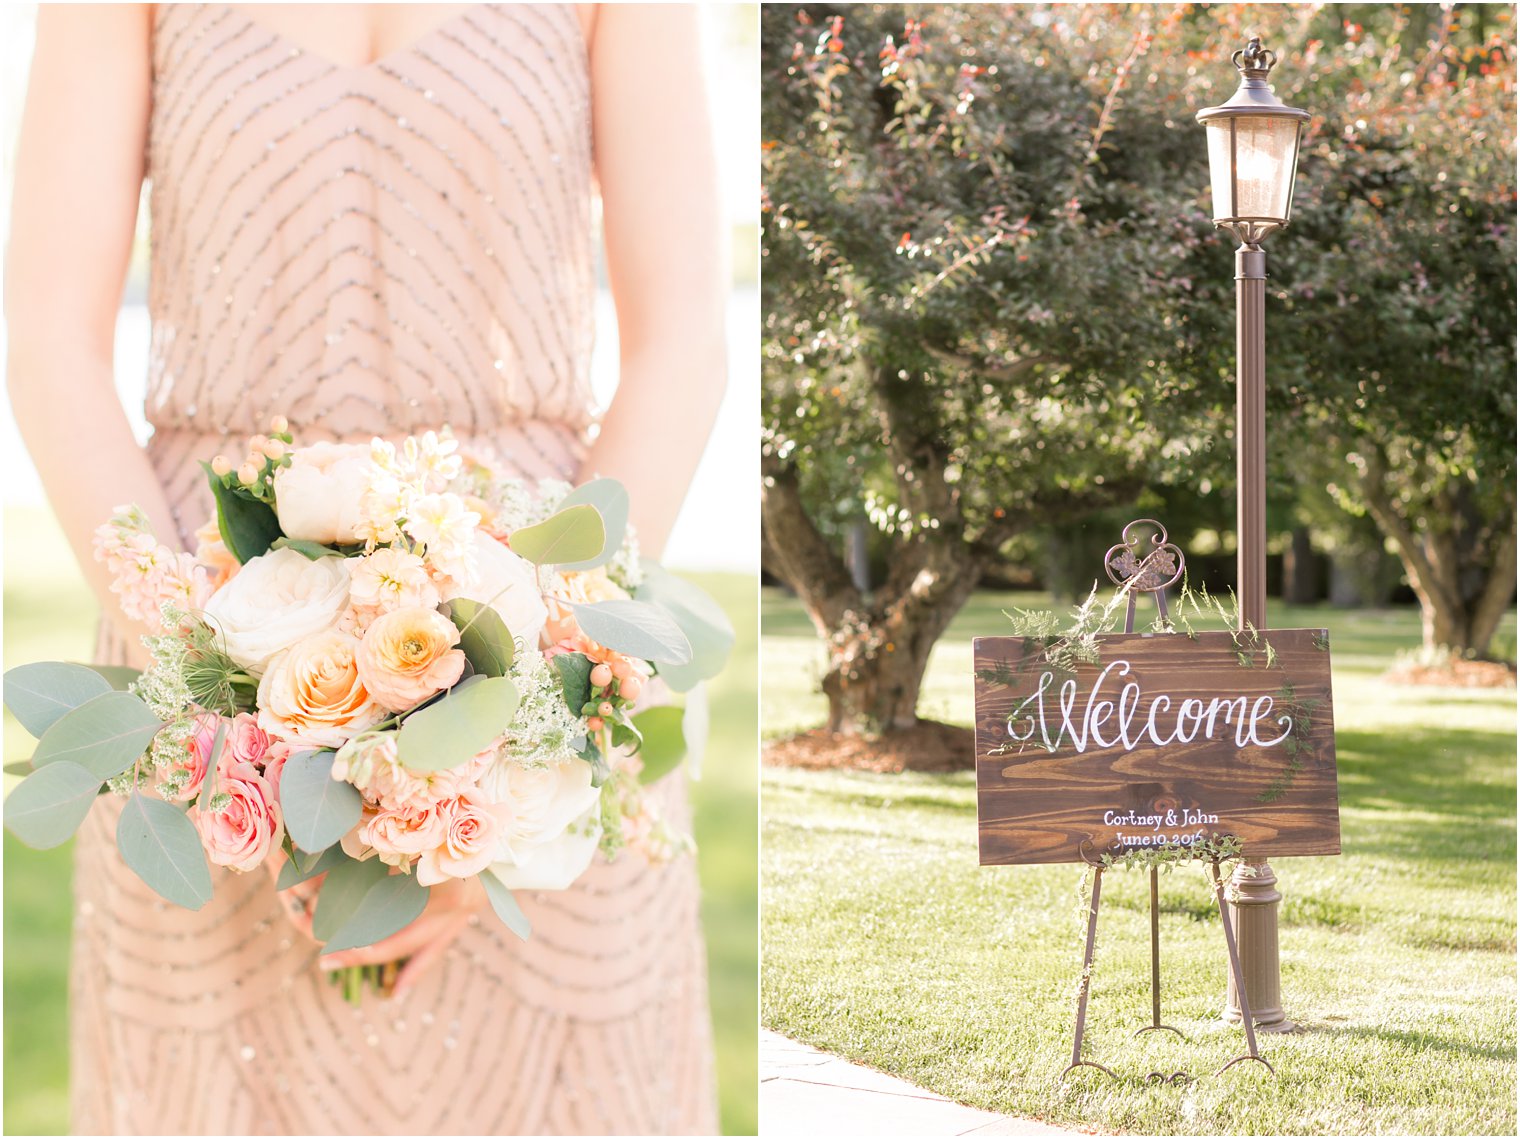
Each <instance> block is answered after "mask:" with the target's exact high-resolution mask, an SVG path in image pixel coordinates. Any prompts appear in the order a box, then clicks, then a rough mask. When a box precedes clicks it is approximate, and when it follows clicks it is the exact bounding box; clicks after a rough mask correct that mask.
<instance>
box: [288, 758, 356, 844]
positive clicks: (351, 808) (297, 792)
mask: <svg viewBox="0 0 1520 1139" xmlns="http://www.w3.org/2000/svg"><path fill="white" fill-rule="evenodd" d="M333 759H334V755H333V753H332V752H330V751H326V750H323V751H298V752H296V753H295V754H294V755H292V756H291V757H290V758H289V759H287V760H286V761H285V770H284V771H283V772H281V773H280V807H281V809H282V810H283V811H284V812H285V829H286V830H288V831H289V832H290V838H291V841H292V842H294V843H295V844H296V846H298V847H300V848H301V849H302V850H304V851H306V852H307V853H308V854H315V853H316V852H317V851H321V850H326V849H327V848H328V847H330V846H332V844H333V843H335V842H337V841H338V840H339V839H340V838H342V837H343V836H344V835H346V834H347V833H348V832H349V831H350V830H352V829H353V826H354V824H355V823H357V822H358V821H359V816H360V814H361V813H362V811H363V803H362V802H361V800H360V798H359V791H358V789H357V788H355V787H354V786H353V785H352V784H350V783H345V782H343V780H341V779H334V778H333V777H332V769H333Z"/></svg>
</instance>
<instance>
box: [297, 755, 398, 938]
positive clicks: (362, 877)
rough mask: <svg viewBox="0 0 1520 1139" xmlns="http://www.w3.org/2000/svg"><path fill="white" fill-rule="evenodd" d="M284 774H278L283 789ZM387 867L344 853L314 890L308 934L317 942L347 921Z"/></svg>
mask: <svg viewBox="0 0 1520 1139" xmlns="http://www.w3.org/2000/svg"><path fill="white" fill-rule="evenodd" d="M283 779H284V776H281V780H282V783H281V788H282V789H283V787H284V784H283ZM390 872H391V868H390V867H389V866H387V865H386V864H385V863H383V862H381V861H380V860H379V859H378V858H371V859H368V860H366V861H364V862H360V861H358V860H357V859H354V858H349V857H347V856H346V855H345V856H344V857H343V858H342V859H341V860H340V861H339V862H338V863H337V865H335V866H333V867H332V868H331V869H330V870H328V871H327V877H326V878H324V879H323V880H322V889H321V890H319V891H317V910H316V913H314V914H312V916H311V934H312V936H313V937H315V938H316V939H317V940H318V941H327V940H328V939H329V938H331V937H332V936H333V934H335V933H337V932H338V931H339V930H341V929H342V928H343V927H344V926H345V925H347V924H348V922H349V919H350V918H352V917H353V916H354V914H355V913H357V912H358V910H359V903H360V902H362V901H364V895H366V894H368V893H369V891H370V887H372V886H374V885H375V884H376V883H378V882H379V881H380V880H381V879H382V878H385V877H387V876H388V875H389V874H390Z"/></svg>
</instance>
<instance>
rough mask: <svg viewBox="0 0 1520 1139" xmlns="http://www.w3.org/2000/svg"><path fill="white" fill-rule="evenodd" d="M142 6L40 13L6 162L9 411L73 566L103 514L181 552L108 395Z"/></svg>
mask: <svg viewBox="0 0 1520 1139" xmlns="http://www.w3.org/2000/svg"><path fill="white" fill-rule="evenodd" d="M150 9H151V5H147V4H120V5H116V4H101V5H78V6H76V5H64V4H43V5H41V6H40V7H39V9H38V14H37V49H36V54H35V56H34V58H33V63H32V72H31V81H30V87H29V89H28V92H27V100H26V111H25V114H24V115H23V117H22V120H21V138H20V143H19V145H18V148H17V154H16V182H15V202H14V207H13V212H12V215H11V231H10V247H9V250H8V253H7V257H6V265H5V315H6V320H7V325H8V337H9V358H8V360H7V362H6V374H7V384H8V386H9V389H10V399H11V407H12V409H13V410H14V412H15V416H16V422H17V425H18V426H19V427H20V429H21V435H22V437H23V438H24V439H25V440H26V445H27V450H29V451H30V452H31V455H32V459H33V461H34V462H35V463H36V465H37V470H38V472H39V473H40V474H41V476H42V484H43V487H44V488H45V489H46V491H47V496H48V501H49V502H50V503H51V504H52V506H53V510H54V511H55V513H56V514H57V515H58V519H59V522H60V523H61V524H62V526H63V531H64V533H65V535H67V537H68V540H69V544H70V545H71V546H72V547H73V549H74V555H75V557H76V558H78V559H79V565H80V568H81V569H82V570H83V572H84V576H85V578H86V580H87V581H88V582H89V584H90V587H91V588H92V589H93V590H94V592H95V595H96V596H97V597H98V598H99V599H100V600H101V603H102V604H103V605H105V606H106V607H107V611H108V612H114V611H115V604H114V601H113V599H112V598H111V595H110V592H109V588H108V586H109V576H108V575H107V573H106V571H105V568H104V567H103V566H101V565H100V564H99V563H97V562H96V561H95V560H94V558H93V556H92V554H91V538H92V535H93V532H94V530H95V527H96V526H98V525H99V524H100V523H102V522H104V521H105V520H106V519H107V518H108V517H110V514H111V510H112V508H113V507H115V506H117V505H120V504H123V503H129V502H135V503H136V504H137V505H139V506H141V507H142V508H143V510H145V511H146V512H147V514H148V517H149V519H151V520H152V522H153V524H154V527H155V528H156V530H157V532H158V535H159V538H160V540H161V541H163V542H165V543H166V544H168V545H171V546H173V547H175V548H178V547H179V546H180V540H179V536H178V535H177V534H176V533H175V529H174V522H173V518H172V516H171V514H170V511H169V504H168V501H167V499H166V498H165V496H164V491H163V488H162V486H161V485H160V484H159V481H158V479H157V478H156V477H155V475H154V473H153V469H152V467H151V466H150V465H149V463H148V459H147V456H146V455H145V454H144V452H143V450H142V448H141V447H139V446H138V445H137V442H136V441H135V439H134V438H133V436H132V429H131V425H130V424H129V422H128V420H127V416H126V412H125V411H124V410H123V408H122V406H121V402H120V400H119V399H118V398H117V395H116V386H115V382H114V379H113V376H112V346H113V343H114V340H115V330H116V311H117V308H118V307H119V305H120V303H121V290H122V281H123V279H124V277H125V274H126V269H127V262H128V259H129V257H130V256H131V249H132V235H133V229H134V226H135V223H136V218H137V203H138V197H139V193H140V190H141V187H142V179H143V150H144V144H145V142H146V138H147V130H148V109H149V97H150V86H149V79H150V67H151V62H150V51H151V26H150V19H151V17H150Z"/></svg>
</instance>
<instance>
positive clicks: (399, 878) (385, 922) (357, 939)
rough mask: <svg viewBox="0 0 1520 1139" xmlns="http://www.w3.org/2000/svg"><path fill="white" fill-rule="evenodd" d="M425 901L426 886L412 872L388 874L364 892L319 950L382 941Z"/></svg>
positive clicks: (417, 913) (412, 917)
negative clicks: (350, 912) (357, 903)
mask: <svg viewBox="0 0 1520 1139" xmlns="http://www.w3.org/2000/svg"><path fill="white" fill-rule="evenodd" d="M376 861H378V859H377V860H376ZM323 889H324V890H325V889H326V884H325V883H324V884H323ZM427 900H428V890H427V887H426V886H422V885H420V884H419V883H418V882H417V879H416V877H415V876H414V875H411V874H392V875H390V876H389V877H386V878H382V879H380V881H378V882H376V883H375V884H374V885H373V886H371V887H370V888H369V890H368V891H366V892H365V894H364V897H363V898H361V899H360V900H359V905H358V906H357V907H355V909H354V912H353V914H352V915H351V916H350V917H349V919H348V920H347V921H346V922H344V923H343V925H342V926H341V927H340V928H339V929H338V930H337V931H336V932H335V933H334V934H333V935H332V936H331V937H330V938H328V939H327V945H326V946H325V947H324V948H323V952H324V953H336V952H338V950H340V949H357V948H358V947H359V946H361V945H373V944H375V942H377V941H384V940H385V939H386V938H387V937H389V936H390V935H391V934H393V933H399V932H400V931H401V930H403V929H405V928H406V927H407V926H409V925H411V924H412V922H414V921H416V920H417V918H418V917H420V916H421V914H422V910H423V908H424V907H425V906H426V905H427Z"/></svg>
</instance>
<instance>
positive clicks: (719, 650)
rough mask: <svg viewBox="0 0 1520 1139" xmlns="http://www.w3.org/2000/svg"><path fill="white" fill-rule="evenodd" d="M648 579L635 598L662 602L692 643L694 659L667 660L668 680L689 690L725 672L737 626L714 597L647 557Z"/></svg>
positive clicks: (665, 675)
mask: <svg viewBox="0 0 1520 1139" xmlns="http://www.w3.org/2000/svg"><path fill="white" fill-rule="evenodd" d="M642 564H643V570H644V580H643V582H642V583H641V584H640V585H639V588H638V590H637V592H636V593H635V594H634V597H635V598H636V599H637V600H639V601H647V602H649V603H650V604H652V605H658V606H659V607H660V608H661V609H663V610H664V611H665V612H666V613H667V614H669V616H670V618H671V620H673V621H675V623H676V624H677V625H679V626H680V628H681V632H682V633H683V634H685V636H686V639H687V641H688V642H689V643H690V644H691V660H690V661H688V662H687V663H685V664H674V663H667V664H666V665H664V666H663V667H662V668H661V669H660V676H661V677H663V678H664V680H665V683H666V684H668V685H670V687H671V688H673V689H674V690H675V691H677V692H687V691H690V690H691V689H692V688H694V687H695V686H696V685H697V684H699V683H700V682H702V681H704V680H711V679H712V678H713V677H715V676H717V675H718V673H720V672H722V671H723V666H724V665H725V664H726V663H727V662H728V655H729V653H730V652H732V651H733V647H734V627H733V624H732V622H730V621H729V619H728V614H727V613H725V612H724V611H723V608H722V606H720V605H719V604H718V603H717V602H716V601H714V600H713V599H712V597H711V596H710V595H709V594H708V593H707V592H706V591H705V590H703V589H700V588H698V587H697V586H695V585H693V584H692V583H691V582H689V581H686V580H685V579H683V578H679V577H676V576H675V575H674V574H673V573H670V572H669V571H667V570H665V569H664V568H662V567H661V566H660V565H658V564H657V563H655V562H652V561H648V560H647V559H646V560H645V561H644V562H643V563H642Z"/></svg>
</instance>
